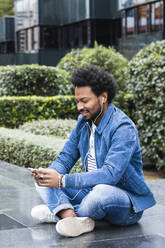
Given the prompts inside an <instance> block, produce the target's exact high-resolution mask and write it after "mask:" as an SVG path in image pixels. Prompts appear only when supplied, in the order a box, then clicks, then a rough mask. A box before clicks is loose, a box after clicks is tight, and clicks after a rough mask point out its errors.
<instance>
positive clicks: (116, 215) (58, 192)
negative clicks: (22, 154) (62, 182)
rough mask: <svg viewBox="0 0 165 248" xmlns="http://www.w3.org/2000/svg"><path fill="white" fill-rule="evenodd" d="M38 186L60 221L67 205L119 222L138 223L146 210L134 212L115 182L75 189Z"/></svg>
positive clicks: (78, 211)
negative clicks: (60, 212) (60, 213)
mask: <svg viewBox="0 0 165 248" xmlns="http://www.w3.org/2000/svg"><path fill="white" fill-rule="evenodd" d="M36 189H37V191H38V193H39V194H40V196H41V198H42V199H43V201H44V203H45V204H46V205H47V206H48V207H49V209H50V211H51V212H53V213H54V216H55V220H57V221H59V217H58V216H57V214H58V212H59V211H61V210H64V209H73V210H74V211H75V213H76V214H77V216H79V217H90V218H92V219H93V220H100V219H105V220H107V221H108V222H110V223H111V224H116V225H130V224H134V223H136V222H137V221H138V220H140V218H141V217H142V214H143V212H138V213H135V212H134V210H133V206H132V203H131V201H130V199H129V197H128V195H127V193H126V192H125V191H124V190H122V189H120V188H117V187H115V186H111V185H106V184H98V185H96V186H95V187H93V188H87V189H82V190H73V189H70V188H68V189H67V188H63V189H59V188H49V187H39V186H38V185H37V184H36Z"/></svg>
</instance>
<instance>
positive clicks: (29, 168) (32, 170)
mask: <svg viewBox="0 0 165 248" xmlns="http://www.w3.org/2000/svg"><path fill="white" fill-rule="evenodd" d="M28 170H29V171H31V172H32V173H35V174H36V175H37V174H38V173H37V172H36V171H35V172H34V170H36V169H34V168H31V167H28Z"/></svg>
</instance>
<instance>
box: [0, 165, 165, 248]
mask: <svg viewBox="0 0 165 248" xmlns="http://www.w3.org/2000/svg"><path fill="white" fill-rule="evenodd" d="M147 184H148V185H149V187H150V188H151V189H152V191H153V193H154V195H155V198H156V200H157V204H156V205H155V206H154V207H152V208H150V209H148V210H146V211H145V213H144V215H143V218H142V219H141V220H140V221H139V223H138V224H135V225H132V226H128V227H119V226H113V225H110V224H108V223H107V222H104V221H97V222H96V228H95V230H94V231H93V232H91V233H87V234H83V235H81V236H80V237H76V238H67V237H62V236H60V235H59V234H58V233H57V232H56V230H55V224H45V223H44V224H42V223H38V222H37V221H36V220H34V219H33V218H32V217H31V215H30V211H31V208H32V207H34V206H36V205H38V204H41V203H42V201H41V199H40V197H39V195H38V194H37V192H36V191H35V186H34V180H33V178H32V177H31V176H30V174H29V171H28V170H27V169H25V168H22V167H18V166H15V165H12V164H8V163H6V162H3V161H0V248H1V247H3V248H4V247H11V248H27V247H30V248H33V247H34V248H47V247H50V248H53V247H58V248H64V247H65V248H100V247H101V248H165V194H164V192H165V179H160V180H151V181H147Z"/></svg>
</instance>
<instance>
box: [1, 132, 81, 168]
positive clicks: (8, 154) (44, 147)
mask: <svg viewBox="0 0 165 248" xmlns="http://www.w3.org/2000/svg"><path fill="white" fill-rule="evenodd" d="M65 141H66V140H65V139H62V138H59V137H58V138H57V137H47V136H41V135H34V134H29V133H26V132H24V131H22V130H18V129H7V128H0V160H3V161H6V162H8V163H12V164H15V165H18V166H22V167H26V168H27V167H33V168H39V167H43V168H44V167H45V168H46V167H48V166H49V165H50V164H51V163H52V162H53V161H54V160H55V159H56V158H57V156H58V155H59V153H60V151H61V149H62V147H63V145H64V143H65ZM80 165H81V163H80V161H78V162H77V163H76V165H75V166H74V168H73V169H72V171H71V172H80V171H81V166H80Z"/></svg>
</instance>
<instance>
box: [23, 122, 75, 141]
mask: <svg viewBox="0 0 165 248" xmlns="http://www.w3.org/2000/svg"><path fill="white" fill-rule="evenodd" d="M76 122H77V121H76V120H72V119H70V120H68V119H64V120H62V119H52V120H43V121H42V120H40V121H32V122H26V123H25V124H23V125H22V126H20V127H19V130H23V131H25V132H28V133H33V134H37V135H47V136H60V137H62V138H68V137H69V136H70V133H71V131H72V129H73V128H74V127H75V125H76Z"/></svg>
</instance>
